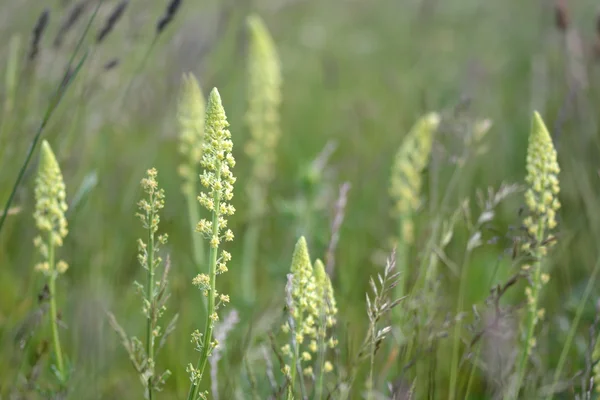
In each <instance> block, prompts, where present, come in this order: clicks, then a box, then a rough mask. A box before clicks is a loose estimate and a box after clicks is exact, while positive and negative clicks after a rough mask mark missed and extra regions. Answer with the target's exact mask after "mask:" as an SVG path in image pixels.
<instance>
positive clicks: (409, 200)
mask: <svg viewBox="0 0 600 400" xmlns="http://www.w3.org/2000/svg"><path fill="white" fill-rule="evenodd" d="M439 122H440V117H439V115H438V114H436V113H430V114H427V115H426V116H424V117H422V118H421V119H420V120H419V121H417V123H416V124H415V126H414V127H413V128H412V129H411V131H410V132H409V133H408V135H407V136H406V138H405V139H404V142H403V143H402V146H401V147H400V149H399V150H398V153H397V154H396V158H395V161H394V165H393V168H392V176H391V182H390V195H391V197H392V200H393V201H394V215H395V216H397V217H398V218H402V217H408V218H404V220H403V221H402V226H401V233H402V239H403V241H404V242H406V243H412V241H413V224H412V219H411V218H410V216H411V215H412V214H413V213H414V212H415V211H416V210H417V208H418V207H419V202H420V196H421V186H422V177H421V173H422V172H423V170H424V169H425V167H426V166H427V162H428V160H429V154H430V152H431V144H432V141H433V133H434V132H435V130H436V129H437V127H438V125H439Z"/></svg>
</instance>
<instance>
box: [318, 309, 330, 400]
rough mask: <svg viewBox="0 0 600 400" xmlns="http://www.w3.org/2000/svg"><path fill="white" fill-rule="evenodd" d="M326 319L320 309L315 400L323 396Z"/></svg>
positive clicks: (319, 399)
mask: <svg viewBox="0 0 600 400" xmlns="http://www.w3.org/2000/svg"><path fill="white" fill-rule="evenodd" d="M326 326H327V321H326V318H325V312H324V310H321V327H322V328H320V329H322V331H321V332H319V359H318V367H319V378H318V380H317V387H316V390H315V400H321V397H323V376H324V371H323V368H324V366H325V352H326V351H327V348H326V346H325V335H326V333H327V328H326Z"/></svg>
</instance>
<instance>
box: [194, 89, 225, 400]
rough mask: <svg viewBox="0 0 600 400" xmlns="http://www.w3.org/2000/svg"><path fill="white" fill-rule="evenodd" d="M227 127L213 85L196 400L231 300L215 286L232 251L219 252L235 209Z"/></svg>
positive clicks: (205, 155)
mask: <svg viewBox="0 0 600 400" xmlns="http://www.w3.org/2000/svg"><path fill="white" fill-rule="evenodd" d="M228 127H229V123H228V122H227V116H226V115H225V110H224V108H223V104H222V103H221V96H220V95H219V91H218V90H217V89H216V88H214V89H213V90H212V91H211V92H210V96H209V98H208V103H207V107H206V117H205V120H204V142H203V144H202V158H201V160H200V165H202V167H203V168H204V171H203V172H202V175H200V183H201V184H202V186H203V187H204V188H205V191H203V192H201V193H200V195H199V196H198V201H199V202H200V204H201V205H202V206H203V207H204V208H206V209H207V210H208V211H209V212H210V214H211V215H212V218H211V220H210V221H208V220H207V219H201V220H200V221H199V222H198V224H197V226H196V231H197V232H200V233H201V234H202V235H203V236H204V237H205V238H206V239H207V240H208V242H209V245H210V251H209V260H208V271H207V272H208V273H201V274H199V275H198V276H196V278H194V279H193V281H192V283H193V284H194V285H196V286H198V287H199V289H200V290H201V291H202V293H203V294H204V296H206V297H208V301H207V313H206V315H207V319H206V325H205V330H204V334H200V333H199V332H197V333H194V334H192V342H193V343H195V347H196V349H197V350H198V351H200V353H201V354H200V358H199V360H198V364H197V365H196V367H194V366H193V365H192V364H190V365H188V367H187V371H188V373H189V374H190V379H191V382H192V384H191V386H190V391H189V393H188V400H196V399H197V398H198V396H199V395H200V396H201V397H202V396H203V395H201V394H199V392H198V391H199V384H200V381H201V380H202V377H203V376H204V370H205V367H206V365H207V362H208V357H210V355H211V353H212V350H213V349H214V348H215V347H216V346H217V345H218V342H217V340H216V339H215V338H214V337H213V329H214V327H215V323H216V322H217V321H218V320H219V314H218V313H217V311H218V310H219V308H220V307H222V306H225V305H226V304H227V303H229V301H230V299H229V296H228V295H226V294H224V293H218V292H217V289H216V278H217V275H220V274H223V273H225V272H227V262H229V261H230V260H231V254H229V253H228V252H226V251H224V250H223V251H220V249H219V246H220V245H221V243H222V242H223V241H226V242H230V241H232V240H233V232H232V231H231V230H230V229H227V217H228V216H231V215H233V213H234V212H235V208H233V206H232V205H231V203H229V202H230V201H231V199H232V198H233V185H234V183H235V177H234V176H233V173H232V171H231V169H232V168H233V167H234V166H235V160H234V158H233V155H232V154H231V151H232V150H233V142H232V141H231V133H230V132H229V130H228V129H227V128H228Z"/></svg>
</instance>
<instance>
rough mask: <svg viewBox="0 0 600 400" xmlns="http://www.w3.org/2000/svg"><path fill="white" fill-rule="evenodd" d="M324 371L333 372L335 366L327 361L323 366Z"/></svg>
mask: <svg viewBox="0 0 600 400" xmlns="http://www.w3.org/2000/svg"><path fill="white" fill-rule="evenodd" d="M323 371H325V372H331V371H333V365H332V364H331V363H330V362H329V361H325V364H324V365H323Z"/></svg>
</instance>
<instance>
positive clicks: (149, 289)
mask: <svg viewBox="0 0 600 400" xmlns="http://www.w3.org/2000/svg"><path fill="white" fill-rule="evenodd" d="M153 197H154V196H152V195H150V199H149V200H150V204H153V203H154V198H153ZM153 219H154V213H150V215H149V218H148V224H150V226H149V227H148V265H147V266H148V282H147V286H146V302H147V303H148V304H147V307H148V315H147V317H148V320H147V324H146V355H147V356H148V360H147V363H148V368H153V367H152V363H153V362H154V335H153V334H152V329H153V326H152V325H153V321H154V231H153V229H152V220H153ZM153 377H154V371H153V370H152V371H151V374H150V376H149V377H148V399H149V400H152V378H153Z"/></svg>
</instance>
